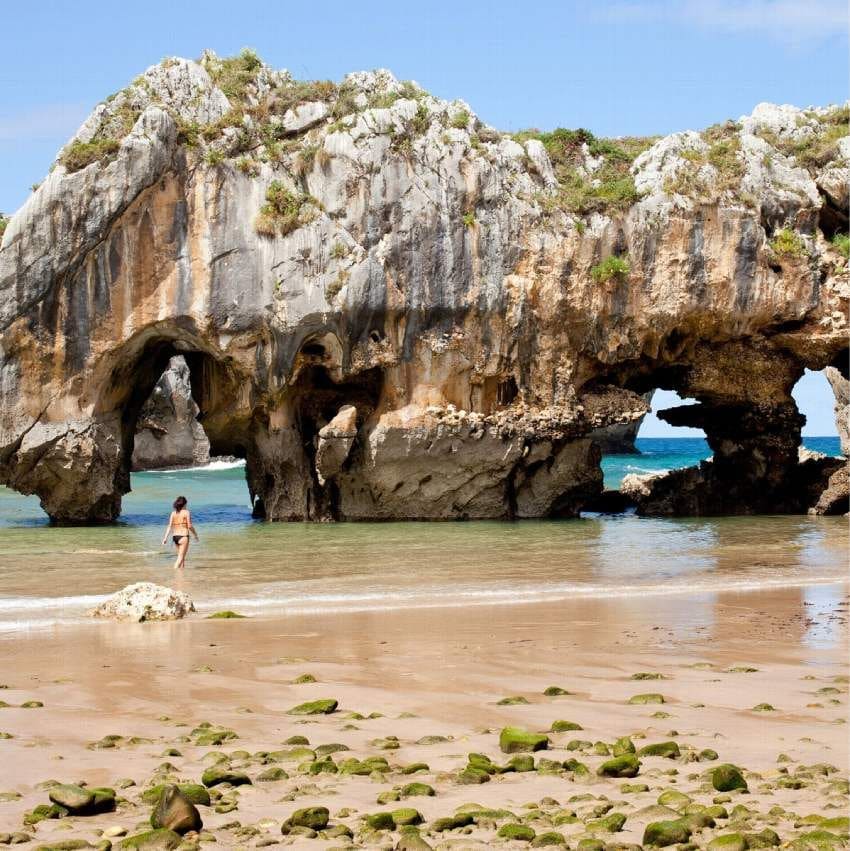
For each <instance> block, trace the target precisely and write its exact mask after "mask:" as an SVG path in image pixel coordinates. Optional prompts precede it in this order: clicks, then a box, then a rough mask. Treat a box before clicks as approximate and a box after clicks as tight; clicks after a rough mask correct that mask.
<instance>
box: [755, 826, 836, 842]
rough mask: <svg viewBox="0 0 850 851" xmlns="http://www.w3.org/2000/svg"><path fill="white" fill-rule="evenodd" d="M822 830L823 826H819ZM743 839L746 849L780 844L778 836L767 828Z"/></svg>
mask: <svg viewBox="0 0 850 851" xmlns="http://www.w3.org/2000/svg"><path fill="white" fill-rule="evenodd" d="M821 828H823V824H821ZM744 839H745V840H746V842H747V848H775V847H776V846H778V845H779V844H780V842H781V840H780V838H779V834H778V833H777V832H776V831H775V830H771V829H770V828H769V827H766V828H764V830H761V831H759V832H758V833H745V834H744Z"/></svg>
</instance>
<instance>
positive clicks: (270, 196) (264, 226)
mask: <svg viewBox="0 0 850 851" xmlns="http://www.w3.org/2000/svg"><path fill="white" fill-rule="evenodd" d="M315 204H316V201H315V199H313V198H311V197H310V196H309V195H304V194H303V193H300V192H293V191H292V190H291V189H288V188H287V187H286V186H284V184H283V183H281V182H280V181H279V180H273V181H272V182H271V184H270V185H269V188H268V189H267V190H266V203H265V204H263V206H262V207H261V208H260V212H259V213H258V214H257V218H256V219H255V220H254V230H255V231H256V232H257V233H258V234H259V235H260V236H268V237H274V236H278V235H280V236H286V235H287V234H289V233H292V231H294V230H297V229H298V228H300V227H301V226H302V225H306V224H308V223H309V222H310V221H312V220H313V218H314V217H315Z"/></svg>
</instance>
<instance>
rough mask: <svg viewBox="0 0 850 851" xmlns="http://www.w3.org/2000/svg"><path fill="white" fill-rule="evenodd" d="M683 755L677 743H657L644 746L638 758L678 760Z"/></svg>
mask: <svg viewBox="0 0 850 851" xmlns="http://www.w3.org/2000/svg"><path fill="white" fill-rule="evenodd" d="M681 755H682V752H681V751H680V750H679V746H678V745H677V744H676V742H656V743H655V744H652V745H644V746H643V747H642V748H641V749H640V750H639V751H638V756H663V757H666V758H667V759H677V758H678V757H680V756H681Z"/></svg>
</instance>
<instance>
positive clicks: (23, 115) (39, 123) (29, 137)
mask: <svg viewBox="0 0 850 851" xmlns="http://www.w3.org/2000/svg"><path fill="white" fill-rule="evenodd" d="M88 113H89V108H88V107H86V106H84V105H83V104H78V103H56V104H46V105H44V106H39V107H35V108H33V109H27V110H23V111H21V112H17V113H0V141H3V142H9V141H12V142H20V141H35V140H39V139H56V138H60V137H61V138H67V137H69V136H71V135H72V134H73V133H74V132H75V131H76V130H77V128H78V127H79V126H80V124H82V123H83V120H84V119H85V117H86V115H88Z"/></svg>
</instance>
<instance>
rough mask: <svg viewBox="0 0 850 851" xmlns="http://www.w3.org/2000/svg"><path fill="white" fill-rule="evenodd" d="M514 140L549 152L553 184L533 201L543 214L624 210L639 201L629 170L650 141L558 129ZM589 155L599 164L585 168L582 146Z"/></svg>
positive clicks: (533, 132) (526, 133)
mask: <svg viewBox="0 0 850 851" xmlns="http://www.w3.org/2000/svg"><path fill="white" fill-rule="evenodd" d="M513 138H514V139H515V140H516V141H517V142H520V143H523V142H526V141H528V140H529V139H537V140H539V141H540V142H542V144H543V147H544V148H546V152H547V153H548V154H549V159H550V160H551V162H552V167H553V170H554V172H555V177H556V179H557V181H558V188H557V191H556V192H555V193H550V194H544V195H541V196H540V197H539V198H538V199H537V200H538V201H539V203H540V204H541V205H542V206H543V208H544V210H546V211H547V212H552V211H553V210H558V209H560V210H565V211H570V212H576V213H579V214H581V215H585V214H588V213H593V212H608V211H614V210H625V209H626V208H628V207H630V206H631V205H632V204H633V203H634V202H635V201H637V200H638V199H639V197H640V196H639V195H638V192H637V190H636V189H635V183H634V180H633V178H632V175H631V173H630V168H631V165H632V163H633V162H634V161H635V159H636V158H637V157H638V155H640V154H641V153H643V152H644V151H645V150H646V149H647V148H649V146H650V145H651V144H652V143H653V142H654V141H655V139H650V138H646V139H642V138H629V137H626V138H622V139H599V138H597V137H596V136H594V135H593V133H591V132H590V131H589V130H585V129H584V128H579V129H578V130H567V129H565V128H563V127H558V128H557V129H555V130H553V131H551V132H549V133H540V132H539V131H537V130H525V131H523V132H521V133H515V134H514V136H513ZM585 145H586V146H587V153H588V155H589V156H590V157H591V158H594V159H598V158H600V157H601V158H602V159H601V163H600V164H599V166H598V168H596V169H595V170H592V171H588V169H587V167H586V164H585V154H584V151H585V148H584V146H585Z"/></svg>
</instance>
